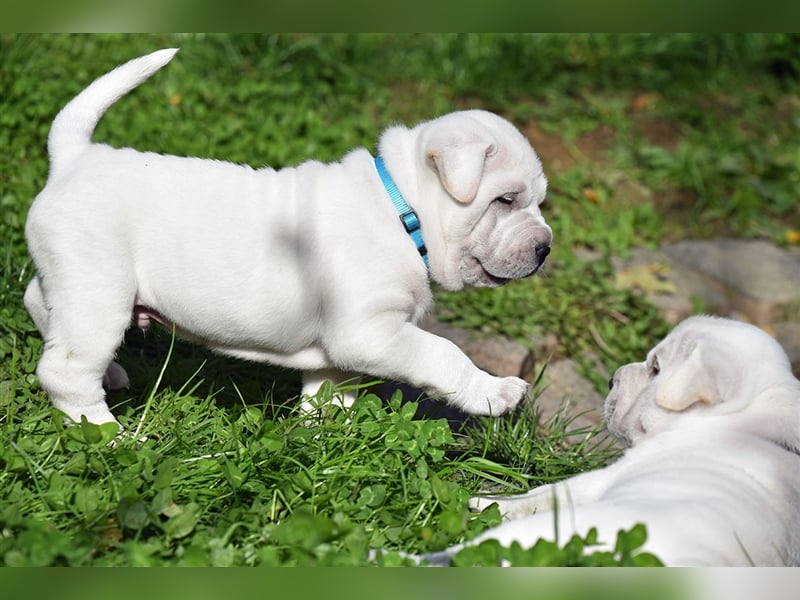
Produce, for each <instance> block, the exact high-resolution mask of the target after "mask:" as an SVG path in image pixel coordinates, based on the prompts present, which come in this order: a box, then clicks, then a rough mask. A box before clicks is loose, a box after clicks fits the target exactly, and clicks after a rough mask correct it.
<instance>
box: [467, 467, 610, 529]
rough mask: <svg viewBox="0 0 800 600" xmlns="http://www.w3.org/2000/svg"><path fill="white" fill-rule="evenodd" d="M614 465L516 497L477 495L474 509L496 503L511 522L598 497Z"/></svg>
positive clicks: (506, 519) (473, 504) (473, 499)
mask: <svg viewBox="0 0 800 600" xmlns="http://www.w3.org/2000/svg"><path fill="white" fill-rule="evenodd" d="M610 469H611V467H607V468H605V469H600V470H599V471H591V472H588V473H581V474H580V475H576V476H575V477H570V478H569V479H565V480H564V481H560V482H558V483H551V484H547V485H542V486H539V487H537V488H534V489H532V490H530V491H529V492H525V493H524V494H516V495H513V496H499V495H497V496H494V495H492V496H488V495H487V496H475V497H473V498H470V500H469V507H470V508H471V509H472V510H477V511H480V510H483V509H484V508H486V507H487V506H489V505H490V504H492V503H495V502H496V503H497V506H498V508H499V509H500V513H501V514H502V515H503V520H505V521H512V520H514V519H519V518H520V517H524V516H527V515H531V514H534V513H537V512H550V511H554V510H560V509H565V508H568V507H570V506H578V505H581V504H588V503H590V502H594V501H595V500H598V499H599V498H600V496H601V495H602V494H603V492H604V491H605V490H606V489H607V487H608V482H609V479H610V476H611V473H612V471H611V470H610Z"/></svg>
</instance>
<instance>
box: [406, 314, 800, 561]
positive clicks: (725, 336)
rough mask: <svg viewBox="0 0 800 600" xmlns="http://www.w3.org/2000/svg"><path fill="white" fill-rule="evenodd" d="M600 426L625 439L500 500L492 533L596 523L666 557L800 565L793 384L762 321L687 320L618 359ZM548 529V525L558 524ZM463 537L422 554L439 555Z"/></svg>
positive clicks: (524, 538)
mask: <svg viewBox="0 0 800 600" xmlns="http://www.w3.org/2000/svg"><path fill="white" fill-rule="evenodd" d="M605 413H606V421H607V424H608V429H609V431H610V432H611V433H613V434H614V435H615V436H616V437H618V438H619V439H620V440H621V441H622V442H624V443H625V444H626V445H629V446H630V448H629V449H628V450H626V451H625V454H624V455H623V457H622V458H621V459H620V460H618V461H617V462H615V463H613V464H611V465H609V466H608V467H606V468H604V469H600V470H597V471H591V472H587V473H582V474H580V475H577V476H575V477H571V478H569V479H566V480H564V481H562V482H559V483H555V484H551V485H545V486H541V487H538V488H536V489H534V490H531V491H530V492H528V493H525V494H520V495H516V496H481V497H477V498H473V499H472V501H471V506H472V507H473V508H478V509H480V508H484V507H486V506H488V505H489V504H491V503H493V502H496V503H497V504H498V505H499V507H500V511H501V512H502V513H503V517H504V520H506V522H505V523H503V524H501V525H499V526H497V527H495V528H492V529H490V530H488V531H487V532H485V533H483V534H482V535H481V536H480V537H478V538H477V539H475V540H472V541H470V542H469V544H470V545H472V544H477V543H480V542H482V541H484V540H489V539H495V540H499V541H500V542H501V543H503V544H505V545H508V544H511V543H512V542H514V541H516V542H519V543H520V544H522V545H524V546H533V545H534V544H535V542H536V541H537V540H538V539H540V538H544V539H553V538H554V536H555V534H556V532H558V535H559V536H560V541H561V543H564V542H565V541H567V540H568V539H569V538H570V537H571V536H572V535H573V534H579V535H582V536H583V535H586V533H587V532H588V531H589V529H590V528H592V527H595V528H597V531H598V539H599V540H600V541H601V542H602V545H601V546H600V547H599V549H602V550H613V547H614V546H613V545H614V541H615V540H616V538H617V533H618V531H619V530H620V529H626V530H627V529H630V528H631V527H632V526H633V525H635V524H637V523H644V524H645V525H646V527H647V534H648V538H647V542H646V545H645V546H644V549H645V550H647V551H650V552H652V553H654V554H655V555H656V556H658V557H659V558H660V559H662V560H663V561H664V562H665V563H666V564H667V565H671V566H748V565H756V566H800V381H798V380H797V379H796V378H795V377H794V376H793V375H792V372H791V367H790V364H789V360H788V358H787V357H786V354H785V353H784V351H783V349H782V348H781V347H780V345H779V344H778V343H777V342H776V341H775V340H773V339H772V338H770V337H769V336H768V335H767V334H766V333H764V332H763V331H761V330H760V329H758V328H756V327H754V326H752V325H748V324H745V323H740V322H736V321H732V320H727V319H715V318H712V317H692V318H689V319H687V320H685V321H683V322H682V323H681V324H680V325H678V326H677V327H676V328H675V329H674V330H673V331H672V332H671V333H670V334H669V335H668V336H667V337H666V338H665V339H664V340H663V341H662V342H661V343H660V344H658V345H657V346H656V347H655V348H654V349H652V350H651V351H650V352H649V353H648V356H647V360H646V361H644V362H641V363H632V364H629V365H625V366H623V367H621V368H619V369H618V370H617V372H616V374H615V375H614V378H613V380H612V386H611V391H610V393H609V395H608V398H607V399H606V404H605ZM556 524H557V527H556ZM462 547H463V546H457V547H454V548H450V549H448V550H446V551H444V552H441V553H437V554H433V555H428V556H423V557H422V558H424V559H427V560H429V561H430V562H432V563H434V564H443V563H448V562H449V561H450V559H451V557H452V556H453V555H455V554H456V553H457V552H458V551H459V550H460V549H461V548H462Z"/></svg>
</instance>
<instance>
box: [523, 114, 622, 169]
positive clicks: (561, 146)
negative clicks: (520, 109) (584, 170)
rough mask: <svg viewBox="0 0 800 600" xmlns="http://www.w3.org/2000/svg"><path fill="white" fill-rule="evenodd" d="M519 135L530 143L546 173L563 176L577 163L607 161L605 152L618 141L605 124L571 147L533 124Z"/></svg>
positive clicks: (531, 122) (586, 134) (536, 124)
mask: <svg viewBox="0 0 800 600" xmlns="http://www.w3.org/2000/svg"><path fill="white" fill-rule="evenodd" d="M522 133H523V135H525V137H527V138H528V140H530V142H531V144H532V145H533V147H534V148H535V149H536V152H537V154H539V156H540V157H541V159H542V162H543V163H544V165H545V170H546V171H548V172H556V173H564V172H565V171H569V170H570V169H572V168H574V167H575V166H577V165H578V164H579V163H589V164H592V165H597V164H604V163H606V162H607V156H606V154H607V151H608V150H609V149H610V148H611V147H613V145H614V144H615V143H616V141H617V135H616V132H615V131H614V130H613V129H612V128H611V127H609V126H608V125H599V126H598V127H595V128H594V129H593V130H592V131H590V132H588V133H585V134H583V135H582V136H580V137H579V138H578V139H577V140H575V142H573V143H572V144H568V143H567V142H566V141H565V140H564V138H562V137H561V136H559V135H556V134H552V133H547V132H546V131H543V130H542V128H541V127H539V124H538V123H537V122H535V121H530V122H528V123H527V124H526V125H525V126H524V127H523V128H522Z"/></svg>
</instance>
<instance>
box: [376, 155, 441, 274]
mask: <svg viewBox="0 0 800 600" xmlns="http://www.w3.org/2000/svg"><path fill="white" fill-rule="evenodd" d="M375 168H376V169H377V171H378V175H380V177H381V181H382V182H383V187H385V188H386V192H387V193H388V194H389V197H390V198H391V199H392V204H394V207H395V208H396V209H397V212H398V213H399V214H400V221H402V223H403V227H405V229H406V231H407V232H408V235H410V236H411V239H412V241H413V242H414V245H415V246H416V247H417V251H418V252H419V255H420V256H421V257H422V260H423V262H424V263H425V266H426V267H427V266H428V249H427V248H426V247H425V242H424V241H422V230H421V229H420V224H419V217H417V213H415V212H414V209H412V208H411V207H410V206H409V205H408V203H406V201H405V199H404V198H403V195H402V194H401V193H400V190H398V189H397V186H396V185H395V183H394V180H393V179H392V176H391V175H389V171H387V170H386V166H385V165H384V164H383V159H382V158H381V157H380V156H377V157H375Z"/></svg>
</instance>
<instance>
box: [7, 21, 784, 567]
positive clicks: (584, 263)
mask: <svg viewBox="0 0 800 600" xmlns="http://www.w3.org/2000/svg"><path fill="white" fill-rule="evenodd" d="M166 46H180V47H181V52H180V53H179V55H178V56H177V57H176V59H175V60H174V61H173V62H172V63H171V64H170V65H169V66H168V67H167V68H166V69H164V70H163V71H162V72H160V73H159V74H158V75H156V76H155V77H154V78H153V79H152V80H151V81H149V82H147V83H146V84H145V85H143V86H142V87H141V88H139V89H137V90H136V91H134V92H133V93H132V94H131V95H130V96H128V97H126V98H124V99H122V100H121V101H120V102H118V103H117V104H116V105H115V106H114V107H113V108H112V109H111V111H110V112H109V113H108V114H107V115H106V116H105V117H104V119H103V120H102V122H101V124H100V126H99V128H98V130H97V133H96V136H95V139H96V140H98V141H104V142H108V143H111V144H114V145H130V146H133V147H136V148H140V149H147V150H154V151H159V152H169V153H175V154H182V155H197V156H207V157H214V158H219V159H224V160H232V161H237V162H243V163H248V164H251V165H254V166H260V165H263V164H270V165H272V166H274V167H281V166H286V165H292V164H297V163H299V162H301V161H303V160H306V159H308V158H317V159H321V160H332V159H337V158H338V157H340V156H341V155H342V154H343V153H344V152H346V151H347V150H348V149H350V148H352V147H354V146H358V145H364V146H366V147H368V148H370V149H372V148H374V145H375V141H376V138H377V136H378V134H379V132H380V131H381V130H382V129H384V128H385V127H386V126H388V125H391V124H393V123H395V122H406V123H413V122H416V121H420V120H424V119H428V118H431V117H433V116H435V115H437V114H440V113H443V112H446V111H450V110H454V109H459V108H466V107H482V108H488V109H491V110H494V111H497V112H499V113H501V114H504V115H505V116H507V117H508V118H510V119H512V120H513V121H514V122H515V123H516V124H517V125H519V126H520V128H521V129H522V130H523V131H526V132H531V133H532V134H535V135H537V136H539V138H540V139H541V142H540V144H541V145H540V144H539V143H537V149H538V150H539V152H540V154H541V156H542V160H543V162H544V166H545V170H546V172H547V174H548V177H549V179H550V183H551V186H550V194H549V196H548V201H547V202H546V203H545V205H544V206H543V210H544V212H545V215H546V217H547V219H548V221H549V222H550V223H551V225H552V226H553V229H554V234H555V245H554V251H553V254H552V256H551V258H550V259H549V260H548V264H547V268H546V269H545V271H544V272H543V273H542V275H541V276H537V277H536V278H533V279H530V280H525V281H520V282H515V283H513V284H510V285H508V286H506V287H504V288H501V289H496V290H469V291H467V292H464V293H460V294H447V293H444V292H442V291H437V306H438V311H439V314H440V316H441V317H442V318H445V319H449V320H451V321H453V322H456V323H457V324H459V325H461V326H464V327H468V328H472V329H475V330H477V331H482V332H485V333H502V334H505V335H508V336H511V337H514V338H516V339H518V340H520V341H522V342H523V343H528V341H529V340H530V339H531V336H535V335H546V334H553V335H555V337H556V338H557V340H558V347H557V349H556V356H570V357H573V358H575V359H577V360H578V361H579V363H580V364H581V365H582V368H583V369H584V372H585V373H586V374H587V375H588V376H589V377H590V378H592V380H593V381H595V383H596V384H597V386H598V388H601V387H602V386H603V385H604V381H605V374H604V372H605V371H610V370H612V369H614V368H616V366H618V365H620V364H622V363H625V362H629V361H631V360H641V359H642V357H643V355H644V353H645V351H646V350H647V349H648V348H649V347H650V346H651V345H652V344H653V343H654V342H655V341H656V340H657V339H659V338H660V337H661V336H662V335H663V334H664V333H665V332H666V325H665V323H664V322H663V321H662V320H661V317H660V316H659V314H658V313H657V311H656V310H655V309H654V308H653V307H652V306H651V305H650V304H649V303H648V302H647V301H646V300H645V299H644V298H642V297H640V296H639V295H637V294H636V293H634V292H633V291H631V290H627V289H617V288H615V287H614V285H613V275H612V271H611V267H610V264H609V259H610V257H612V256H625V255H626V254H627V253H629V252H630V250H631V248H633V247H636V246H655V245H657V244H658V243H659V242H661V241H664V240H672V239H679V238H683V237H689V236H707V235H719V234H726V235H737V236H742V237H761V238H766V239H771V240H773V241H775V242H777V243H782V244H786V243H792V241H793V240H795V241H794V243H797V242H796V239H797V237H798V236H800V233H798V231H797V229H798V223H799V222H800V210H799V209H798V201H797V197H796V190H797V189H798V184H799V183H800V182H799V181H798V177H800V175H798V173H800V153H798V148H800V143H798V142H800V139H798V138H800V135H799V132H800V118H798V116H797V115H798V114H800V110H798V109H800V106H798V101H797V97H798V76H799V74H800V51H799V50H798V48H799V47H800V44H798V38H797V36H796V35H777V34H776V35H711V36H693V35H667V36H664V35H622V36H620V35H574V36H555V35H537V36H522V35H433V36H428V35H419V36H407V35H370V36H363V35H335V36H330V35H329V36H316V35H315V36H311V35H309V36H277V35H263V36H247V35H224V36H222V35H136V36H126V35H102V36H69V37H65V36H53V35H47V36H13V35H0V164H2V171H0V564H5V565H134V564H135V565H140V564H141V565H162V564H163V565H177V564H185V565H190V564H192V565H194V564H198V565H209V564H214V565H256V564H261V565H354V564H365V562H366V560H367V552H368V549H369V548H371V547H373V548H374V547H385V548H388V549H390V550H400V551H403V552H428V551H435V550H439V549H441V548H443V547H445V546H447V545H449V544H453V543H457V542H460V541H463V540H464V539H467V538H469V537H471V536H474V535H475V534H477V533H478V532H479V531H482V530H483V529H485V528H486V527H488V526H490V525H492V524H494V523H496V522H498V520H499V515H498V514H497V512H496V511H493V510H488V511H486V512H485V513H482V514H479V515H476V514H471V513H470V512H469V511H468V510H467V508H466V501H467V498H468V497H469V496H470V494H472V493H475V492H476V491H478V490H481V489H487V488H491V489H494V490H498V489H501V490H508V491H519V490H522V489H527V488H528V487H530V486H532V485H538V484H540V483H546V482H550V481H554V480H557V479H560V478H563V477H566V476H569V475H571V474H573V473H577V472H580V471H583V470H587V469H592V468H596V467H598V466H600V465H602V464H604V463H605V462H606V461H607V460H608V459H609V458H610V457H611V456H612V454H613V451H612V450H611V449H609V448H607V447H605V446H603V444H602V443H601V442H600V441H598V438H597V437H594V436H592V432H590V431H581V432H575V431H573V426H572V425H571V416H570V415H561V416H559V417H557V418H556V419H555V420H554V421H553V422H550V423H546V424H541V425H540V424H538V423H537V419H536V415H535V413H534V412H532V411H530V410H526V411H521V412H520V413H519V414H517V415H515V416H514V417H508V418H503V419H498V420H489V419H474V420H471V421H470V422H469V423H468V425H467V427H465V428H464V429H460V430H456V431H453V430H451V428H450V427H449V426H448V424H447V423H446V422H445V421H443V420H436V419H431V418H429V417H424V416H422V415H418V414H416V413H417V405H416V403H415V402H411V403H406V404H402V403H401V402H400V398H399V397H394V398H393V399H392V400H390V401H380V400H379V399H378V398H377V397H376V396H374V395H373V394H372V393H371V392H370V390H369V389H364V390H362V394H361V397H360V400H359V401H358V403H357V404H356V405H355V407H354V408H353V410H352V412H349V413H347V414H346V413H345V412H343V411H339V410H336V409H332V410H331V411H330V412H329V413H328V414H327V416H326V419H325V420H324V421H322V422H320V423H317V424H313V425H312V424H308V423H306V422H305V421H304V419H303V417H302V416H301V415H298V414H297V413H296V412H295V411H294V410H293V407H294V402H293V399H294V398H295V397H296V395H297V394H298V392H299V379H298V375H297V374H296V373H294V372H289V371H285V370H281V369H276V368H271V367H268V366H264V365H252V364H247V363H243V362H238V361H234V360H229V359H224V358H220V357H217V356H214V355H212V354H210V353H208V352H206V351H205V350H203V349H201V348H197V347H193V346H191V345H188V344H184V343H180V342H175V343H174V344H173V340H172V339H171V337H170V336H169V335H167V334H166V333H164V332H161V333H152V334H148V335H147V336H143V335H141V334H140V333H139V332H135V331H134V332H130V333H129V335H128V336H127V338H126V343H125V345H124V347H123V348H122V350H121V353H120V359H121V361H122V362H123V363H124V365H125V366H126V368H127V369H128V371H129V373H130V374H131V376H132V379H133V388H132V390H131V391H130V392H126V393H115V394H112V395H111V397H110V401H111V403H112V404H114V405H115V407H116V408H115V411H116V413H117V414H118V415H119V418H120V420H121V421H122V423H123V424H124V425H125V426H126V428H127V431H128V432H130V435H129V436H127V437H123V438H121V439H117V440H116V441H115V443H113V444H109V441H111V439H112V437H113V432H112V431H110V430H108V429H107V428H97V427H94V426H90V425H88V424H87V425H81V426H78V427H71V428H70V427H64V426H63V425H62V422H61V419H60V418H59V416H58V415H57V414H55V413H54V412H53V411H52V410H51V409H50V408H49V405H48V402H47V399H46V397H45V395H44V394H43V392H42V391H41V390H40V388H39V387H38V384H37V382H36V378H35V376H34V371H35V365H36V361H37V359H38V356H39V353H40V351H41V340H40V339H39V336H38V333H37V332H36V331H35V328H34V326H33V324H32V323H31V321H30V319H29V317H28V315H27V313H26V312H25V310H24V308H23V306H22V294H23V291H24V286H25V285H26V283H27V281H28V280H29V279H30V277H31V276H32V264H31V262H30V259H29V258H28V256H27V250H26V246H25V241H24V235H23V228H24V221H25V215H26V212H27V209H28V206H29V205H30V202H31V200H32V198H33V197H34V196H35V195H36V193H37V192H38V191H39V190H40V189H41V188H42V187H43V185H44V182H45V180H46V176H47V158H46V153H45V145H46V137H47V133H48V130H49V126H50V123H51V121H52V119H53V117H54V116H55V114H56V112H57V111H58V110H59V109H60V107H61V106H63V105H64V103H66V102H67V101H68V100H69V99H70V98H71V97H72V96H73V95H74V94H75V93H77V92H78V91H80V89H82V88H83V87H84V86H85V85H86V84H87V83H88V82H89V81H90V80H91V79H93V78H94V77H96V76H97V75H99V74H101V73H103V72H105V71H107V70H108V69H110V68H112V67H113V66H115V65H117V64H119V63H121V62H124V61H125V60H127V59H129V58H132V57H134V56H137V55H141V54H144V53H146V52H149V51H152V50H154V49H156V48H160V47H166ZM579 249H580V250H582V251H586V250H589V251H591V252H592V253H593V256H595V257H596V258H593V259H586V258H580V257H581V256H586V255H587V254H586V253H585V252H583V253H576V250H579ZM167 356H169V360H168V361H166V357H167ZM165 361H166V362H165ZM598 365H599V366H598ZM326 394H328V395H330V394H331V390H327V391H326ZM406 400H414V399H413V398H407V399H406ZM576 433H577V434H579V435H576ZM576 440H577V441H576ZM642 535H643V532H642V531H640V530H638V529H637V530H633V531H631V532H628V533H626V534H623V535H621V536H620V538H619V540H618V546H617V549H616V552H614V553H610V554H608V553H605V554H604V553H595V554H591V545H592V542H593V541H594V540H593V539H592V538H591V536H589V537H588V538H585V539H573V540H561V541H560V543H559V544H557V545H554V544H547V543H544V542H543V543H542V544H541V545H539V546H538V547H536V548H534V549H531V550H529V551H523V550H522V549H520V548H510V549H499V548H496V547H494V546H492V545H491V544H489V545H486V546H484V547H482V548H479V549H476V550H474V551H470V553H468V554H466V555H465V556H464V557H463V559H461V560H462V564H471V563H473V562H480V563H483V564H492V563H493V561H496V559H497V558H498V557H505V558H511V559H512V561H513V562H515V563H516V564H609V563H611V564H648V563H649V561H650V560H651V558H650V557H649V556H647V555H644V554H638V553H637V551H638V548H639V547H640V546H641V541H642ZM586 546H588V547H589V553H590V557H589V558H582V556H583V554H584V552H583V550H584V547H586ZM381 560H382V562H383V563H384V564H399V563H401V562H402V558H401V556H400V555H399V554H397V553H389V554H387V555H386V556H385V557H383V558H382V559H381Z"/></svg>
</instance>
